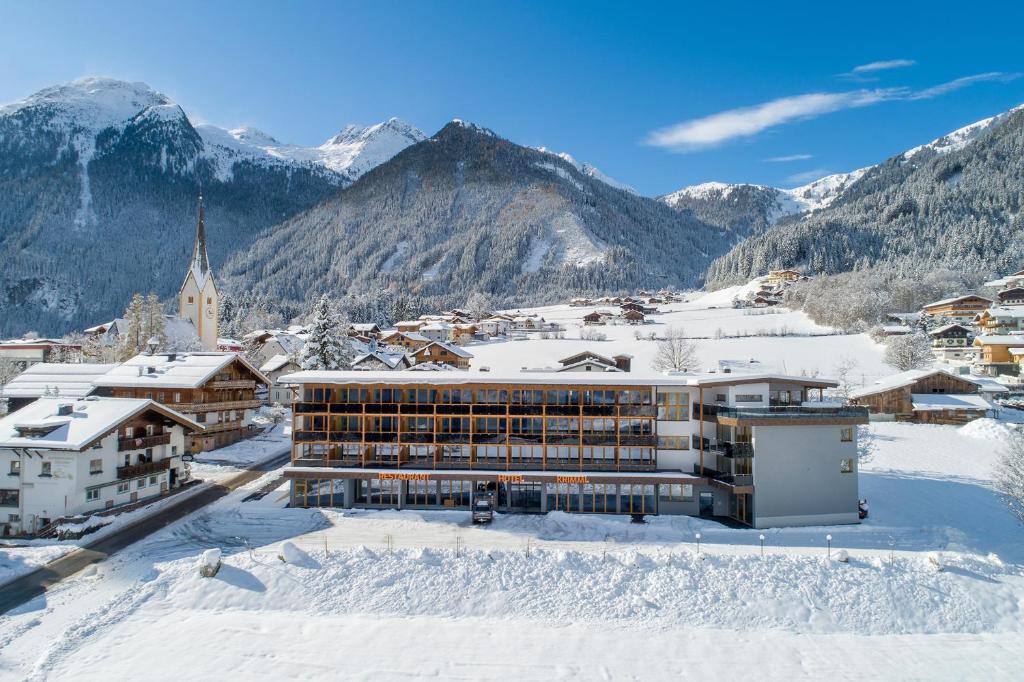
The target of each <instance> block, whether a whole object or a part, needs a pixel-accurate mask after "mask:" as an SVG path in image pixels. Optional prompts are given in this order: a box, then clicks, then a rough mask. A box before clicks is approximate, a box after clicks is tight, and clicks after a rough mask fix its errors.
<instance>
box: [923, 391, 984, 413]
mask: <svg viewBox="0 0 1024 682" xmlns="http://www.w3.org/2000/svg"><path fill="white" fill-rule="evenodd" d="M910 399H911V403H912V404H913V406H914V412H943V411H947V410H994V409H995V406H994V405H993V404H992V403H990V402H989V401H988V400H987V399H986V398H985V397H984V396H980V395H975V394H972V393H914V394H912V395H911V397H910Z"/></svg>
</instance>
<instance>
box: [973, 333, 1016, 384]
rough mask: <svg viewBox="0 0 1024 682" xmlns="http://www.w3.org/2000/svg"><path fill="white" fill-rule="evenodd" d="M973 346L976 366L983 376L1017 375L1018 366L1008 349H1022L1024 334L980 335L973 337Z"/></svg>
mask: <svg viewBox="0 0 1024 682" xmlns="http://www.w3.org/2000/svg"><path fill="white" fill-rule="evenodd" d="M974 346H975V348H976V349H977V351H978V358H977V363H976V364H977V365H978V367H979V368H980V369H981V371H982V372H983V373H984V374H987V375H989V376H998V375H1000V374H1009V375H1012V376H1017V375H1018V374H1019V372H1020V369H1021V367H1020V364H1019V363H1018V362H1017V361H1016V360H1015V359H1014V356H1013V354H1012V353H1010V349H1011V348H1022V347H1024V334H982V335H981V336H978V337H975V339H974Z"/></svg>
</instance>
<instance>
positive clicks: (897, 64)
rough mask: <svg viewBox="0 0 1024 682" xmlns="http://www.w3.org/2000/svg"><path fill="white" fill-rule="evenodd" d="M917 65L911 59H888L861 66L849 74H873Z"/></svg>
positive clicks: (854, 68)
mask: <svg viewBox="0 0 1024 682" xmlns="http://www.w3.org/2000/svg"><path fill="white" fill-rule="evenodd" d="M914 64H917V62H915V61H914V60H913V59H889V60H886V61H881V62H871V63H869V64H861V65H860V66H855V67H853V69H851V71H850V73H874V72H875V71H887V70H889V69H902V68H904V67H907V66H913V65H914Z"/></svg>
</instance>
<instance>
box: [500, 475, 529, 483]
mask: <svg viewBox="0 0 1024 682" xmlns="http://www.w3.org/2000/svg"><path fill="white" fill-rule="evenodd" d="M523 481H524V477H523V475H522V474H498V483H522V482H523Z"/></svg>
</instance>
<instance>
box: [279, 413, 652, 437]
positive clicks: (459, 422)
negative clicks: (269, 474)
mask: <svg viewBox="0 0 1024 682" xmlns="http://www.w3.org/2000/svg"><path fill="white" fill-rule="evenodd" d="M295 420H296V425H295V429H296V431H327V430H328V427H330V428H329V430H330V431H332V432H334V433H362V432H363V431H364V430H365V431H366V432H367V433H397V432H398V431H399V430H401V431H402V432H403V433H466V434H468V433H471V432H472V433H512V434H522V435H532V436H540V435H541V434H543V433H545V432H547V433H553V434H577V433H580V431H582V432H583V433H584V434H611V435H614V434H615V433H617V432H618V433H623V434H630V435H650V434H652V433H653V432H654V420H653V419H644V418H642V417H632V418H621V419H610V418H609V419H605V418H584V419H579V418H577V417H548V418H546V419H545V418H543V417H511V418H508V417H472V418H471V417H380V416H367V417H359V416H331V417H327V416H323V415H312V416H310V415H300V416H297V417H296V418H295ZM471 426H472V429H471V428H470V427H471Z"/></svg>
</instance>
